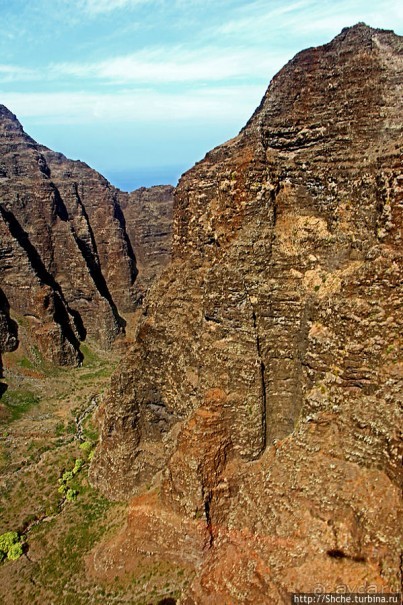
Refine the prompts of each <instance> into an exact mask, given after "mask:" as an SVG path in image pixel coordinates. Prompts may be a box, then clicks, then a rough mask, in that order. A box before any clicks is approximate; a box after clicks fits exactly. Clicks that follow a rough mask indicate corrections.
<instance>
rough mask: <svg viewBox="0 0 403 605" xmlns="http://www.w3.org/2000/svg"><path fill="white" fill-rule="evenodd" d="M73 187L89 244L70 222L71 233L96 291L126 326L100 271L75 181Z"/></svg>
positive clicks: (119, 323)
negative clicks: (88, 237) (83, 219)
mask: <svg viewBox="0 0 403 605" xmlns="http://www.w3.org/2000/svg"><path fill="white" fill-rule="evenodd" d="M74 189H75V194H76V199H77V203H78V204H79V206H80V209H81V212H82V215H83V217H84V218H85V222H86V225H87V229H88V233H89V236H90V244H89V243H88V242H86V241H85V240H84V239H82V238H80V237H79V236H78V235H77V233H76V231H75V229H74V226H73V223H72V222H71V223H70V229H71V233H72V235H73V238H74V241H75V242H76V244H77V246H78V249H79V250H80V252H81V255H82V257H83V259H84V261H85V264H86V265H87V269H88V272H89V274H90V276H91V278H92V280H93V282H94V284H95V286H96V288H97V290H98V292H99V293H100V294H101V296H102V297H103V298H105V299H106V300H107V301H108V303H109V305H110V307H111V309H112V313H113V316H114V318H115V320H116V323H117V325H118V326H120V327H121V328H124V327H125V326H126V322H125V320H124V319H123V317H121V316H120V315H119V312H118V309H117V306H116V304H115V302H114V300H113V298H112V295H111V293H110V291H109V288H108V285H107V283H106V280H105V277H104V275H103V273H102V269H101V267H100V263H99V256H98V250H97V245H96V241H95V236H94V233H93V231H92V228H91V225H90V221H89V218H88V214H87V212H86V210H85V207H84V204H83V203H82V201H81V198H80V195H79V193H78V188H77V184H76V183H75V185H74Z"/></svg>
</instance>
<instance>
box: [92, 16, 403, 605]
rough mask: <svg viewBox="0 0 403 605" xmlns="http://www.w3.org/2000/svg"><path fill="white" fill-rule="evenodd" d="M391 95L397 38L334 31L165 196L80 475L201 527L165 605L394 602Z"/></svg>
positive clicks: (394, 108)
mask: <svg viewBox="0 0 403 605" xmlns="http://www.w3.org/2000/svg"><path fill="white" fill-rule="evenodd" d="M401 98H402V39H401V38H399V37H398V36H396V35H394V34H393V33H392V32H386V31H381V30H374V29H371V28H369V27H367V26H365V25H363V24H359V25H357V26H355V27H353V28H349V29H346V30H343V31H342V32H341V34H340V35H339V36H337V37H336V38H335V39H334V40H333V41H332V42H330V43H329V44H327V45H325V46H322V47H319V48H312V49H308V50H306V51H303V52H302V53H300V54H298V55H297V56H296V57H295V58H294V59H293V60H292V61H290V63H288V64H287V65H286V66H285V67H284V68H283V69H282V70H281V71H280V72H279V74H278V75H277V76H276V77H275V78H274V79H273V81H272V83H271V84H270V86H269V88H268V90H267V93H266V94H265V96H264V98H263V100H262V103H261V105H260V107H259V108H258V109H257V110H256V112H255V114H254V115H253V116H252V118H251V120H250V121H249V122H248V124H247V125H246V127H245V128H244V129H243V130H242V131H241V133H240V134H239V135H238V136H237V137H236V138H235V139H233V140H231V141H229V142H227V143H225V144H224V145H222V146H221V147H218V148H216V149H215V150H214V151H212V152H210V153H209V154H207V156H206V158H205V159H204V160H203V161H202V162H199V163H198V164H197V165H196V166H195V167H194V168H193V169H192V170H190V171H189V172H188V173H187V174H185V175H184V177H183V178H182V179H181V181H180V183H179V186H178V188H177V191H176V194H175V205H174V238H173V262H172V264H171V265H170V266H169V267H168V268H167V269H166V270H165V271H164V273H163V274H162V276H161V278H160V279H159V281H158V282H157V284H156V286H155V287H154V288H153V290H152V292H151V295H150V297H149V298H148V299H147V304H146V307H145V310H144V315H143V318H142V320H141V322H140V324H139V327H138V332H137V338H136V344H135V347H134V349H133V351H132V353H131V354H130V356H129V357H128V358H127V360H126V362H125V364H124V367H123V368H121V369H120V370H119V371H118V372H117V374H116V375H115V377H114V379H113V382H112V387H111V391H110V394H109V398H108V400H107V401H106V404H105V407H104V409H103V411H102V422H103V429H102V438H101V444H100V446H99V448H98V452H97V455H96V457H95V460H94V463H93V467H92V478H93V481H95V482H96V483H97V484H98V485H99V486H100V487H101V488H102V489H103V490H104V491H105V492H106V493H107V494H109V495H110V496H112V497H117V498H121V497H128V496H131V495H134V494H136V493H139V492H141V490H142V488H143V486H144V485H145V484H146V483H147V484H148V485H149V484H151V483H152V482H153V481H155V482H157V481H159V477H161V490H160V496H159V505H160V506H161V507H162V508H163V509H164V510H165V513H164V514H168V513H167V512H166V511H169V512H170V514H172V515H179V516H180V517H181V518H182V519H183V518H186V519H187V520H192V519H193V520H194V521H193V522H194V527H195V528H196V529H195V531H196V533H197V528H198V529H199V530H200V532H202V533H203V532H204V536H205V540H204V550H203V551H202V550H200V548H199V543H198V542H197V539H196V538H194V539H193V538H192V537H191V532H189V540H188V541H187V546H183V548H181V556H182V557H183V556H184V552H183V549H185V548H188V553H189V557H191V556H194V560H195V561H197V565H198V566H199V568H198V573H197V579H196V580H195V581H194V582H193V584H192V586H191V587H190V588H189V589H188V591H187V593H186V594H184V595H183V597H182V599H181V603H186V604H187V605H192V604H196V603H197V604H203V605H206V604H208V603H212V604H213V603H214V604H216V603H227V602H237V603H238V602H240V603H251V604H252V603H253V604H256V603H267V602H270V603H283V602H288V601H287V600H286V599H287V598H288V597H287V596H286V595H287V592H288V591H311V590H313V589H314V588H315V585H321V586H322V587H323V588H324V589H326V590H328V591H331V590H334V589H335V588H336V587H337V585H338V584H343V583H344V584H347V585H348V586H349V587H350V588H351V590H353V591H354V590H356V589H357V590H358V589H360V587H364V586H368V585H369V584H371V583H372V584H375V585H376V586H377V588H378V590H381V589H383V588H387V589H391V590H397V589H398V586H399V577H400V575H399V574H400V571H399V569H400V559H399V556H400V555H399V547H398V535H397V533H398V532H397V531H396V528H397V527H398V523H399V515H400V514H401V502H400V500H399V482H401V475H400V472H401V469H400V466H399V452H398V450H399V444H400V443H401V435H400V434H399V426H400V425H399V422H398V414H399V411H398V409H399V408H398V398H399V395H398V394H399V389H400V392H401V386H402V384H401V382H402V362H401V360H399V357H398V351H399V345H400V344H401V341H400V338H401V336H400V335H401V334H402V325H401V322H402V317H401V300H402V294H403V293H402V283H403V282H402V274H401V260H402V259H401V254H402V240H401V227H402V214H401V209H402V155H401V152H402V148H401V145H402V121H401V115H402V106H401ZM160 471H162V475H161V473H160ZM134 510H135V509H134ZM142 510H143V509H142ZM143 512H144V511H143ZM161 515H162V513H161ZM151 518H152V521H151V520H150V522H149V525H148V532H149V536H151V537H152V536H153V535H155V532H156V531H158V532H159V533H161V534H162V535H163V532H164V527H165V525H164V522H163V521H161V522H160V525H158V523H157V522H156V521H155V514H154V515H150V519H151ZM161 519H163V517H162V516H161ZM200 519H201V520H200ZM130 523H132V524H133V527H134V525H135V523H136V513H135V512H133V515H132V518H131V520H130V521H129V526H130ZM156 527H158V529H157V530H156V529H155V528H156ZM144 532H147V521H144V519H143V518H142V535H143V534H144ZM125 536H126V537H125ZM129 536H131V538H130V539H131V540H132V542H133V543H132V546H131V548H132V549H136V548H137V549H138V550H141V548H142V545H141V544H140V543H139V542H137V543H136V537H135V532H134V531H133V532H130V531H128V530H127V528H126V529H125V534H124V535H122V538H121V542H124V541H125V540H126V541H127V540H129ZM121 542H120V543H119V549H120V550H119V552H122V544H121ZM150 543H154V542H153V540H152V539H151V538H150ZM143 547H144V545H143ZM113 548H114V547H113V546H112V545H111V547H110V552H109V559H108V560H109V561H110V560H111V558H112V559H113V557H114V556H117V555H118V553H117V552H116V553H115V554H114V551H113ZM127 548H128V550H130V548H129V546H127ZM150 548H151V552H152V551H153V550H152V547H150ZM154 552H155V553H156V556H160V555H161V548H160V549H159V550H158V549H157V548H156V549H155V550H154ZM162 552H163V551H162ZM158 553H159V554H158ZM195 553H198V555H197V554H196V555H195ZM149 554H150V553H149ZM169 556H171V558H172V557H173V555H169ZM197 556H198V559H197ZM200 565H201V567H200ZM268 599H269V600H268Z"/></svg>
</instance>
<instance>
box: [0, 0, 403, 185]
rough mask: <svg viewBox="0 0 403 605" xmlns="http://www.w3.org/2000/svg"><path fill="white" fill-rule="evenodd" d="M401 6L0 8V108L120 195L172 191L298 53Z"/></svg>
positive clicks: (12, 0)
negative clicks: (157, 188)
mask: <svg viewBox="0 0 403 605" xmlns="http://www.w3.org/2000/svg"><path fill="white" fill-rule="evenodd" d="M359 21H364V22H365V23H367V24H368V25H371V26H372V27H380V28H385V29H393V30H394V31H395V32H396V33H398V34H400V35H402V34H403V2H401V0H251V1H248V2H245V1H240V0H0V25H1V35H0V50H1V54H0V103H2V104H4V105H6V106H7V107H8V108H9V109H10V110H11V111H12V112H13V113H15V114H16V115H17V117H18V118H19V120H20V122H21V123H22V124H23V126H24V129H25V131H26V132H28V134H30V135H31V136H32V137H33V138H34V139H36V140H37V141H38V142H40V143H42V144H44V145H46V146H48V147H50V148H52V149H54V150H55V151H61V152H62V153H64V154H65V155H67V156H68V157H70V158H72V159H80V160H82V161H85V162H87V163H88V164H89V165H90V166H92V167H93V168H95V169H96V170H98V171H99V172H101V173H102V174H104V175H105V176H106V177H107V178H108V179H109V180H110V181H111V182H112V183H113V184H114V185H116V186H119V187H120V188H122V189H124V190H131V189H134V188H137V187H140V186H150V185H154V184H162V183H171V184H174V185H175V184H176V182H177V179H178V177H179V176H180V174H181V173H183V172H184V171H186V170H187V169H189V168H190V167H191V166H193V164H194V163H195V162H196V161H199V160H201V159H202V158H203V157H204V155H205V154H206V153H207V152H208V151H209V150H210V149H212V148H213V147H215V146H216V145H218V144H220V143H223V142H224V141H226V140H228V139H229V138H231V137H233V136H235V135H236V134H237V133H238V132H239V130H240V129H241V128H242V127H243V126H244V124H245V123H246V121H247V120H248V118H249V117H250V116H251V115H252V113H253V111H254V110H255V108H256V107H257V106H258V104H259V102H260V99H261V98H262V96H263V94H264V92H265V90H266V88H267V86H268V84H269V82H270V80H271V78H272V77H273V76H274V75H275V73H276V72H277V71H278V70H279V69H280V68H281V67H282V66H283V65H284V64H285V63H286V62H287V61H288V60H290V59H291V58H292V57H293V56H294V55H295V54H296V53H297V52H299V51H300V50H302V49H304V48H307V47H311V46H318V45H320V44H324V43H326V42H328V41H329V40H331V39H332V38H333V37H334V36H335V35H337V34H338V33H339V32H340V31H341V29H342V28H343V27H346V26H350V25H354V24H355V23H357V22H359Z"/></svg>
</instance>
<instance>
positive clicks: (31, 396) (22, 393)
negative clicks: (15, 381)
mask: <svg viewBox="0 0 403 605" xmlns="http://www.w3.org/2000/svg"><path fill="white" fill-rule="evenodd" d="M39 401H40V398H39V397H38V395H36V394H35V393H32V391H28V390H11V389H8V390H7V391H6V392H5V393H4V395H3V396H2V399H1V402H2V403H3V404H4V405H5V406H6V408H7V410H8V411H9V414H10V415H9V418H8V421H9V422H13V421H14V420H18V419H19V418H21V416H22V415H23V414H25V412H27V411H28V410H29V409H30V408H31V407H32V406H34V405H37V404H38V403H39Z"/></svg>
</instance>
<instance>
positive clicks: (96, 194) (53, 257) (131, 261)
mask: <svg viewBox="0 0 403 605" xmlns="http://www.w3.org/2000/svg"><path fill="white" fill-rule="evenodd" d="M118 195H119V192H118V191H117V190H116V189H114V188H113V187H112V186H111V185H110V184H109V183H108V182H107V181H106V180H105V179H104V178H103V177H102V176H101V175H99V174H98V173H97V172H95V171H94V170H92V169H91V168H89V167H88V166H87V165H86V164H83V163H82V162H73V161H71V160H68V159H67V158H65V157H64V156H62V155H61V154H57V153H54V152H53V151H50V150H49V149H46V148H45V147H42V146H40V145H38V144H37V143H35V141H33V140H32V139H31V138H30V137H29V136H28V135H27V134H26V133H25V132H24V131H23V129H22V126H21V124H20V123H19V122H18V120H17V119H16V117H15V116H14V115H13V114H12V113H11V112H10V111H9V110H8V109H6V108H5V107H4V106H1V107H0V215H1V221H0V234H1V240H0V242H1V243H0V277H1V287H2V288H3V290H4V293H5V295H6V296H7V299H8V301H9V304H10V307H11V310H12V312H13V314H14V315H15V316H17V317H19V318H20V319H21V324H22V326H23V330H22V331H23V334H24V340H26V341H27V342H28V344H29V346H31V347H37V348H38V349H39V352H40V353H41V355H42V356H43V357H44V358H45V359H46V360H48V361H50V362H52V363H56V364H60V365H66V364H74V363H77V361H79V359H80V357H81V354H80V352H79V341H80V340H82V339H83V338H85V337H87V336H88V337H90V338H92V339H94V340H96V341H97V342H98V343H99V344H100V346H102V347H105V348H108V347H109V346H110V345H111V343H112V342H113V340H114V339H115V338H116V336H117V335H118V334H120V333H121V332H122V330H123V328H124V320H123V319H122V317H121V315H120V314H121V313H122V312H127V311H132V310H133V309H134V307H135V302H136V297H137V295H136V291H135V287H134V281H135V277H136V272H137V270H136V265H135V257H134V253H133V250H132V247H131V244H130V242H129V239H128V236H127V233H126V231H125V227H124V219H123V215H122V211H121V209H120V206H119V203H118Z"/></svg>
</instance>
